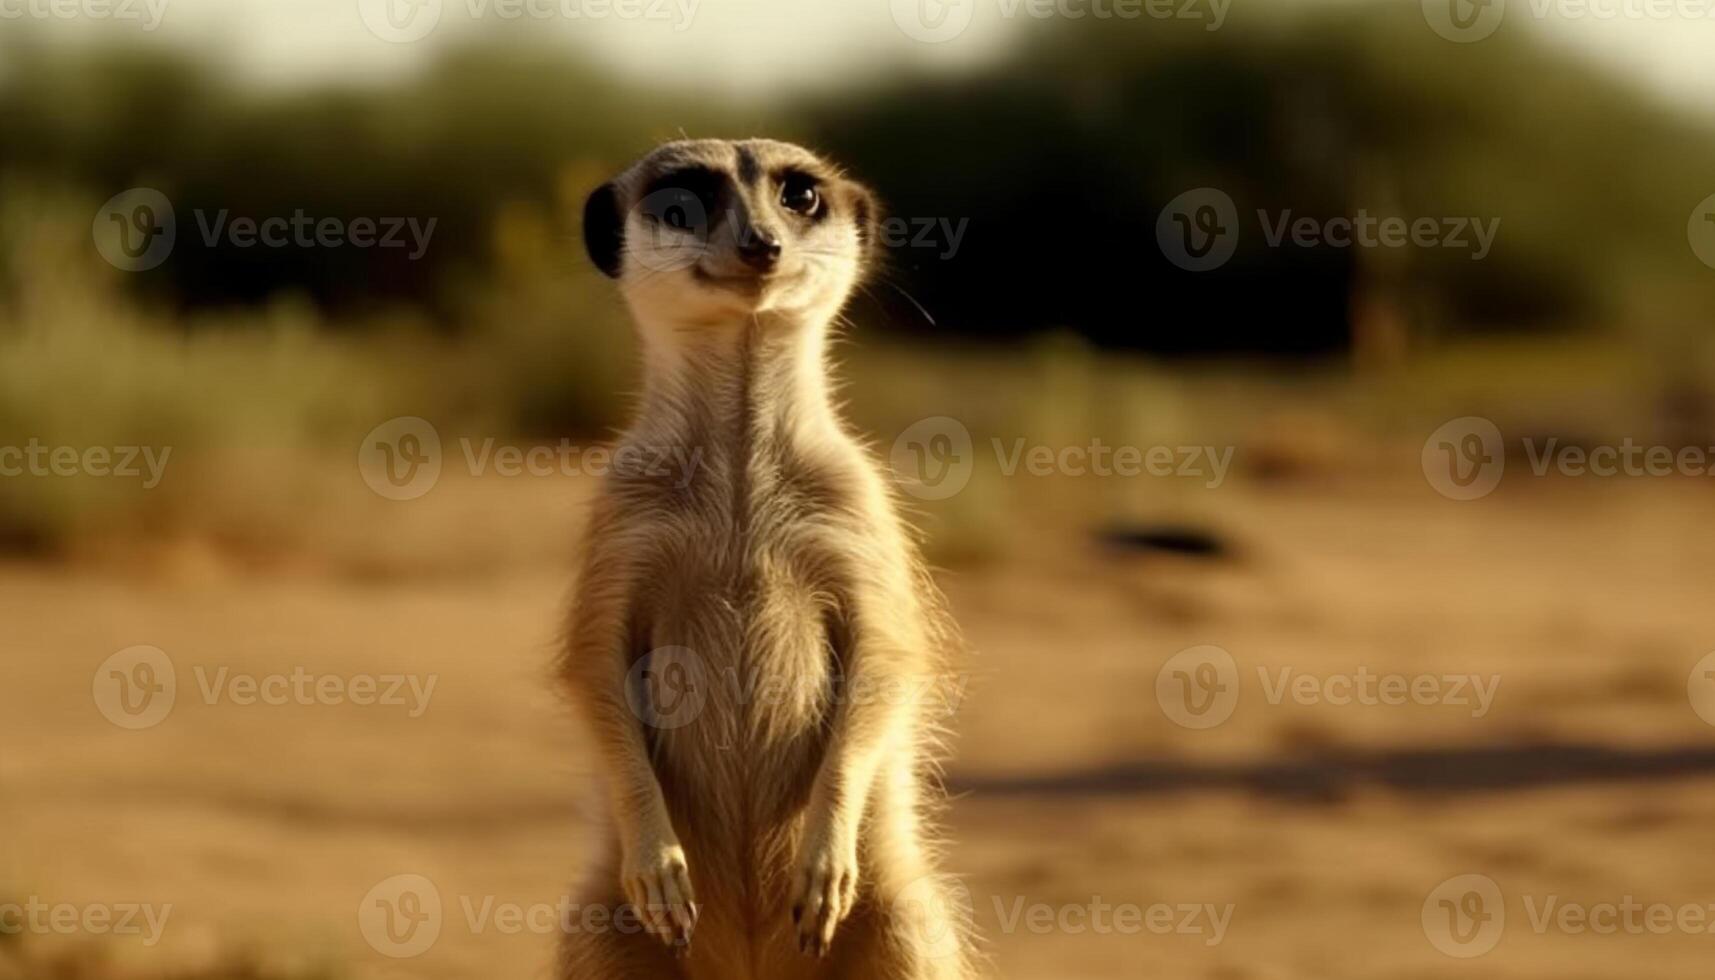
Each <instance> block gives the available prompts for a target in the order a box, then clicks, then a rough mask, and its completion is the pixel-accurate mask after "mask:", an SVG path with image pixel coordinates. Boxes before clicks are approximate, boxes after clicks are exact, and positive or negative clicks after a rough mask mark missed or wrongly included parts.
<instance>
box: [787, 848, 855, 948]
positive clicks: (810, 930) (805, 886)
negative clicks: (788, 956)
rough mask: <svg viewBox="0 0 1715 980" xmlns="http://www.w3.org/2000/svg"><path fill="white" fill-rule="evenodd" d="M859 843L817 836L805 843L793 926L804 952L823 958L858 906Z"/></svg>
mask: <svg viewBox="0 0 1715 980" xmlns="http://www.w3.org/2000/svg"><path fill="white" fill-rule="evenodd" d="M857 890H858V860H857V842H856V841H855V840H854V841H844V842H842V841H837V840H832V839H830V838H829V837H827V836H823V835H815V836H813V837H811V838H810V839H808V840H806V841H805V847H804V853H803V856H802V858H801V859H800V860H799V862H798V873H797V878H796V879H795V881H794V891H793V894H792V922H793V924H794V925H796V926H797V927H798V949H799V951H800V952H803V953H806V954H809V955H813V956H817V957H822V956H826V955H828V949H829V947H831V946H832V945H833V944H834V931H835V930H836V929H838V928H839V926H840V923H841V922H843V921H845V918H846V916H848V915H850V914H851V911H852V907H853V906H854V905H856V904H857Z"/></svg>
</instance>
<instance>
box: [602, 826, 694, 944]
mask: <svg viewBox="0 0 1715 980" xmlns="http://www.w3.org/2000/svg"><path fill="white" fill-rule="evenodd" d="M620 878H621V879H622V880H621V884H622V885H624V887H625V896H626V898H628V899H630V901H631V905H632V907H633V908H635V909H636V910H637V915H638V917H639V918H640V919H641V920H642V922H643V925H644V926H645V927H646V928H647V929H648V930H649V931H650V932H651V933H654V934H655V935H656V936H657V937H658V938H659V939H660V940H661V941H662V942H664V943H666V944H667V945H668V946H671V947H673V949H674V950H675V951H676V952H678V953H679V954H680V955H684V954H685V953H686V952H687V951H688V950H689V949H690V947H691V934H692V932H694V931H695V930H696V927H697V905H696V901H697V899H696V895H695V894H693V893H692V891H691V872H690V865H689V864H688V863H687V862H686V860H685V849H684V848H683V847H681V846H679V842H678V841H677V840H675V839H673V838H672V837H671V836H669V837H668V838H666V839H660V840H651V841H646V842H640V843H638V844H636V845H634V846H632V847H630V848H627V849H626V853H625V861H624V865H623V867H622V868H621V870H620Z"/></svg>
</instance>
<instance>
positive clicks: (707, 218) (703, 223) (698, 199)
mask: <svg viewBox="0 0 1715 980" xmlns="http://www.w3.org/2000/svg"><path fill="white" fill-rule="evenodd" d="M726 185H727V180H726V177H725V176H723V175H722V174H719V173H717V172H715V171H713V170H710V169H708V168H707V167H685V168H683V169H681V170H673V171H669V172H667V173H664V174H662V175H661V176H659V177H656V178H655V179H654V180H652V181H650V182H649V185H648V187H646V188H645V189H644V192H643V200H642V202H641V203H642V208H643V216H644V217H645V218H648V219H649V220H651V221H655V222H658V223H660V224H664V225H667V226H669V227H672V228H679V229H682V230H695V229H698V228H702V229H707V228H708V226H709V225H710V223H712V222H713V220H714V216H715V214H716V213H717V212H718V211H719V210H720V207H721V202H722V200H723V198H724V195H725V194H726V192H727V186H726Z"/></svg>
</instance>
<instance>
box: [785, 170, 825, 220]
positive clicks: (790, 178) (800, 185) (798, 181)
mask: <svg viewBox="0 0 1715 980" xmlns="http://www.w3.org/2000/svg"><path fill="white" fill-rule="evenodd" d="M780 206H781V207H783V208H785V209H786V210H788V211H791V212H792V213H794V214H802V215H813V214H815V213H816V212H817V211H820V210H821V209H822V192H821V191H820V190H819V189H817V187H816V181H815V180H814V179H813V178H811V177H809V176H806V175H804V174H787V175H786V179H785V180H783V181H781V182H780Z"/></svg>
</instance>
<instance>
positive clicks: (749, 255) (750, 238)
mask: <svg viewBox="0 0 1715 980" xmlns="http://www.w3.org/2000/svg"><path fill="white" fill-rule="evenodd" d="M781 250H782V246H781V244H780V239H779V237H778V236H776V235H775V234H774V233H773V232H772V231H769V230H768V229H766V228H756V229H753V230H752V231H751V233H750V234H748V235H746V236H744V240H743V241H741V242H739V243H738V256H739V258H741V259H743V260H744V264H745V265H748V266H750V267H751V268H752V269H755V270H756V271H758V272H767V271H768V270H770V269H772V268H774V266H775V264H776V263H778V262H779V261H780V252H781Z"/></svg>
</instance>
